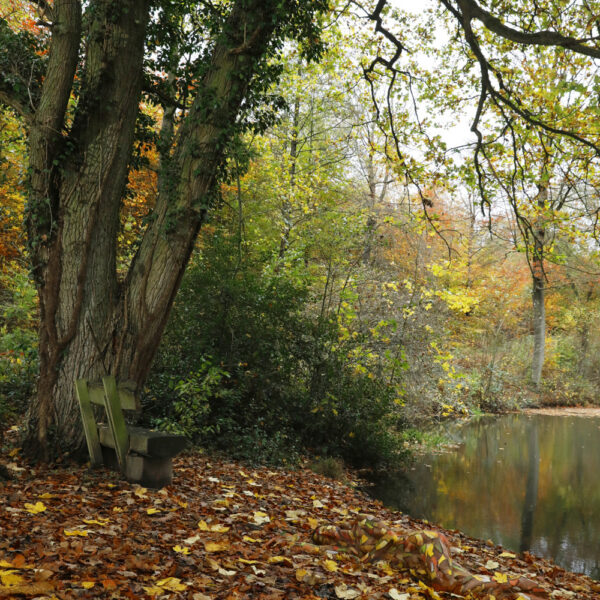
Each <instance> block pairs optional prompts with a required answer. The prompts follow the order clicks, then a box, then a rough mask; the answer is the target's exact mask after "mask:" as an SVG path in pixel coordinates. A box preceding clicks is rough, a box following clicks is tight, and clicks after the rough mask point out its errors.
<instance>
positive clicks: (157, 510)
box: [146, 508, 161, 515]
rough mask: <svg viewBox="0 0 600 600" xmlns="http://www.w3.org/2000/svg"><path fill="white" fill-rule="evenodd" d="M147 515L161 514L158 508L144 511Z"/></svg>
mask: <svg viewBox="0 0 600 600" xmlns="http://www.w3.org/2000/svg"><path fill="white" fill-rule="evenodd" d="M146 512H147V513H148V514H149V515H155V514H156V513H159V512H161V510H160V508H149V509H148V510H147V511H146Z"/></svg>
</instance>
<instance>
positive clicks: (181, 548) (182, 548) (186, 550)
mask: <svg viewBox="0 0 600 600" xmlns="http://www.w3.org/2000/svg"><path fill="white" fill-rule="evenodd" d="M173 550H175V552H178V553H179V554H189V553H190V549H189V548H186V547H185V546H179V545H178V546H173Z"/></svg>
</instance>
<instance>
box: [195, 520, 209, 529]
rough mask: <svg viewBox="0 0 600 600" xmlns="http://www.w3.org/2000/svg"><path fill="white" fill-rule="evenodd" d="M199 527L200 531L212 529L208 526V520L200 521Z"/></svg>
mask: <svg viewBox="0 0 600 600" xmlns="http://www.w3.org/2000/svg"><path fill="white" fill-rule="evenodd" d="M198 529H199V530H200V531H210V529H209V528H208V524H207V523H206V521H200V522H199V523H198Z"/></svg>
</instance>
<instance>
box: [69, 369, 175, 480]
mask: <svg viewBox="0 0 600 600" xmlns="http://www.w3.org/2000/svg"><path fill="white" fill-rule="evenodd" d="M75 388H76V390H77V398H78V400H79V408H80V410H81V420H82V422H83V429H84V431H85V438H86V441H87V447H88V451H89V453H90V461H91V464H92V466H93V467H97V466H100V465H106V466H108V467H110V468H116V469H118V470H120V471H121V473H122V474H123V475H124V476H125V477H126V478H127V480H129V481H133V482H135V483H139V484H140V485H143V486H145V487H153V488H160V487H163V486H165V485H168V484H169V483H171V480H172V479H173V457H174V456H175V455H176V454H178V453H179V452H181V451H182V450H183V449H184V448H185V446H186V439H185V438H184V437H183V436H180V435H175V434H171V433H164V432H162V431H154V430H151V429H144V428H142V427H134V426H131V425H128V424H127V423H126V421H125V416H124V414H123V411H130V413H131V414H137V415H139V413H140V406H139V403H138V402H137V399H136V397H135V394H134V393H133V386H130V385H128V384H127V383H126V382H124V383H119V384H117V381H116V380H115V378H114V377H113V376H111V375H109V376H106V377H103V378H102V382H101V383H92V382H88V381H87V380H85V379H78V380H77V381H76V382H75ZM92 405H97V406H101V407H104V409H105V410H104V411H98V412H104V413H105V414H106V421H107V422H106V423H103V422H100V423H99V422H97V419H96V415H95V414H94V408H93V406H92Z"/></svg>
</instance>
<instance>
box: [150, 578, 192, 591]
mask: <svg viewBox="0 0 600 600" xmlns="http://www.w3.org/2000/svg"><path fill="white" fill-rule="evenodd" d="M156 585H157V586H159V587H161V588H164V589H165V590H169V591H171V592H183V591H184V590H186V589H187V586H186V585H185V584H183V583H181V579H178V578H177V577H167V578H166V579H161V580H160V581H157V582H156Z"/></svg>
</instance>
